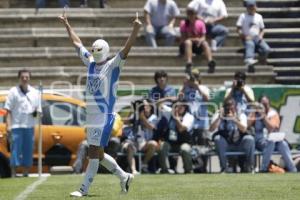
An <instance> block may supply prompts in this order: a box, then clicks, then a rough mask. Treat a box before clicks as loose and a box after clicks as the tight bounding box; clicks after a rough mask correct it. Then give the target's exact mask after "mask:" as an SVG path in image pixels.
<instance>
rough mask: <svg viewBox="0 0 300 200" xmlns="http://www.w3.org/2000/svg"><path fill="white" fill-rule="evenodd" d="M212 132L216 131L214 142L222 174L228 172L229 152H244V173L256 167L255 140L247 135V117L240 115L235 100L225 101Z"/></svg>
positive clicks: (214, 121)
mask: <svg viewBox="0 0 300 200" xmlns="http://www.w3.org/2000/svg"><path fill="white" fill-rule="evenodd" d="M209 130H210V131H216V130H217V132H216V133H215V134H214V135H215V137H214V141H215V144H216V149H217V153H218V156H219V159H220V166H221V172H228V171H229V169H228V165H227V157H226V152H227V151H242V152H244V153H245V157H246V158H245V162H244V163H243V166H242V171H244V172H251V171H252V170H253V166H254V150H255V146H254V138H253V136H252V135H247V134H246V130H247V117H246V115H245V114H244V113H240V114H238V113H237V112H236V106H235V101H234V99H232V98H230V99H227V100H225V101H224V105H223V108H222V109H221V110H220V111H219V112H218V113H216V114H215V115H214V116H213V119H212V123H211V126H210V129H209Z"/></svg>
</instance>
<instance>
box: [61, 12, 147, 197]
mask: <svg viewBox="0 0 300 200" xmlns="http://www.w3.org/2000/svg"><path fill="white" fill-rule="evenodd" d="M59 19H60V21H61V22H62V23H63V24H64V25H65V27H66V30H67V32H68V35H69V38H70V39H71V41H72V43H73V44H74V46H75V47H76V49H77V51H78V54H79V56H80V58H81V60H82V61H83V63H84V64H85V65H86V66H87V83H86V95H87V96H86V99H87V100H86V101H87V102H86V103H87V122H86V123H87V124H86V125H87V140H88V143H89V150H88V156H89V164H88V166H87V169H86V174H85V177H84V181H83V183H82V184H81V187H80V188H79V190H78V191H75V192H72V193H70V195H71V196H74V197H82V196H86V195H87V194H88V190H89V187H90V185H91V183H92V181H93V178H94V176H95V175H96V173H97V171H98V167H99V162H100V164H101V165H103V166H104V167H105V168H107V169H108V170H109V171H110V172H112V173H113V174H115V175H116V176H118V177H119V179H120V184H121V192H123V193H127V192H128V189H129V184H130V183H131V181H132V179H133V175H132V174H129V173H126V172H124V171H123V170H122V169H121V168H120V166H118V164H117V163H116V161H115V160H114V159H113V158H112V157H111V156H109V155H108V154H106V153H104V150H103V149H104V147H105V146H107V144H108V140H109V137H110V133H111V130H112V126H113V122H114V117H115V114H114V113H113V108H114V104H115V101H116V96H115V95H116V89H117V87H116V86H117V81H118V79H119V76H120V71H121V68H122V66H123V65H124V63H125V59H126V58H127V55H128V53H129V51H130V49H131V47H132V45H133V43H134V41H135V39H136V37H137V35H138V32H139V29H140V27H141V25H142V23H141V21H140V20H139V18H138V13H137V14H136V19H135V20H134V22H133V30H132V33H131V35H130V36H129V38H128V40H127V42H126V44H125V46H124V48H123V49H121V51H120V52H118V53H117V55H116V56H115V57H113V58H112V59H110V60H109V59H108V57H109V45H108V43H107V42H106V41H105V40H102V39H98V40H96V41H95V42H94V43H93V45H92V53H89V52H88V50H87V49H86V48H85V47H84V46H83V44H82V42H81V40H80V38H79V37H78V36H77V34H76V33H75V32H74V30H73V28H72V27H71V25H70V24H69V22H68V19H67V15H66V10H64V12H63V14H62V15H61V16H59ZM99 160H100V161H99Z"/></svg>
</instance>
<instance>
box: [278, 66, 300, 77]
mask: <svg viewBox="0 0 300 200" xmlns="http://www.w3.org/2000/svg"><path fill="white" fill-rule="evenodd" d="M274 71H275V72H276V73H277V75H278V76H300V67H299V66H280V67H274Z"/></svg>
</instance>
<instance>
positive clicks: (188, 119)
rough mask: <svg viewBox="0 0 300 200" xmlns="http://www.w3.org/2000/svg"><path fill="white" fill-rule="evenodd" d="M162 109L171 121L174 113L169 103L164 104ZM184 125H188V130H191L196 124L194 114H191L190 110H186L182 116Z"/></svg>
mask: <svg viewBox="0 0 300 200" xmlns="http://www.w3.org/2000/svg"><path fill="white" fill-rule="evenodd" d="M161 111H162V114H163V115H164V116H165V117H166V118H167V120H168V121H170V119H171V117H172V114H173V113H172V108H171V107H169V106H167V105H163V106H162V109H161ZM182 125H183V126H184V127H186V129H187V131H188V132H190V131H191V130H192V128H193V125H194V116H193V115H191V114H190V113H189V112H186V113H185V115H184V116H183V118H182Z"/></svg>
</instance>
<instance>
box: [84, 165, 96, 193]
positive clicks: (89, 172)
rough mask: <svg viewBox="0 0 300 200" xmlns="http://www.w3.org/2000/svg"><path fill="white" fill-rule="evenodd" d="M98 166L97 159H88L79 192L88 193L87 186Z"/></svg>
mask: <svg viewBox="0 0 300 200" xmlns="http://www.w3.org/2000/svg"><path fill="white" fill-rule="evenodd" d="M98 168H99V159H89V164H88V166H87V168H86V172H85V177H84V181H83V183H82V185H81V187H80V192H83V193H88V191H89V187H90V185H91V183H92V182H93V179H94V177H95V175H96V174H97V171H98Z"/></svg>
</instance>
